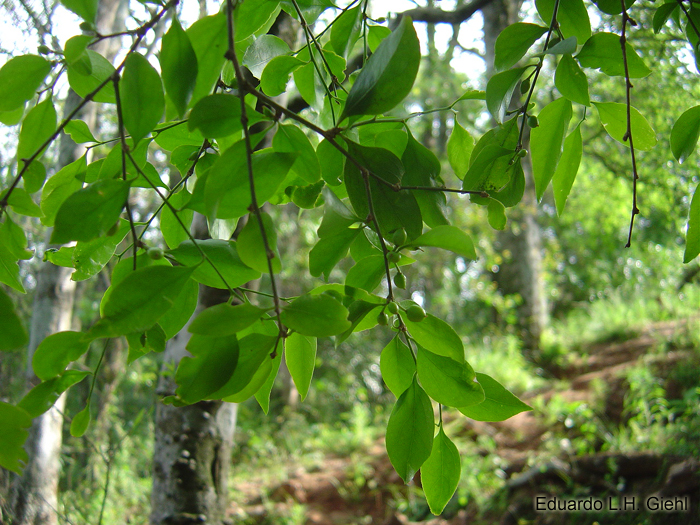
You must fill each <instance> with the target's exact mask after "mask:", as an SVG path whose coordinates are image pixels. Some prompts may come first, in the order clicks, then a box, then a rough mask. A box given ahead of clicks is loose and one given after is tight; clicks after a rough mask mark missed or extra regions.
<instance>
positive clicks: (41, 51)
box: [38, 44, 51, 55]
mask: <svg viewBox="0 0 700 525" xmlns="http://www.w3.org/2000/svg"><path fill="white" fill-rule="evenodd" d="M38 51H39V54H40V55H48V54H49V53H51V49H49V46H45V45H43V44H42V45H40V46H39V48H38Z"/></svg>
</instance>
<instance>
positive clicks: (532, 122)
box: [527, 115, 540, 128]
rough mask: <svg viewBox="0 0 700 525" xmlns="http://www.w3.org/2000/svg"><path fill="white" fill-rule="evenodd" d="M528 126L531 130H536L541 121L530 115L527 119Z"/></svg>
mask: <svg viewBox="0 0 700 525" xmlns="http://www.w3.org/2000/svg"><path fill="white" fill-rule="evenodd" d="M527 125H528V126H530V127H531V128H536V127H538V126H539V125H540V121H539V120H537V117H536V116H535V115H530V116H529V117H527Z"/></svg>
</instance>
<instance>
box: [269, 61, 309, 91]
mask: <svg viewBox="0 0 700 525" xmlns="http://www.w3.org/2000/svg"><path fill="white" fill-rule="evenodd" d="M304 64H306V62H304V61H303V60H299V59H298V58H296V57H292V56H287V55H282V56H278V57H275V58H273V59H272V60H270V61H269V62H268V63H267V65H266V66H265V69H264V70H263V72H262V75H261V77H260V89H262V90H263V93H265V94H266V95H268V96H270V97H276V96H278V95H281V94H282V93H284V92H285V91H286V90H287V84H288V83H289V78H290V77H291V75H292V73H293V72H294V71H296V70H297V69H299V68H300V67H301V66H303V65H304Z"/></svg>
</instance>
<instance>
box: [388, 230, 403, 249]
mask: <svg viewBox="0 0 700 525" xmlns="http://www.w3.org/2000/svg"><path fill="white" fill-rule="evenodd" d="M391 242H393V243H394V244H395V245H396V246H402V245H403V243H405V242H406V230H404V229H403V228H399V229H398V230H396V231H395V232H394V236H393V237H392V238H391Z"/></svg>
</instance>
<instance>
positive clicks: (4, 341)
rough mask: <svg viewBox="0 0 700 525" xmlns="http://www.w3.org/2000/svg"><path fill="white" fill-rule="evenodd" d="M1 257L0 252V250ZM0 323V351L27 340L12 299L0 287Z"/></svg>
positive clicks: (11, 348) (17, 345)
mask: <svg viewBox="0 0 700 525" xmlns="http://www.w3.org/2000/svg"><path fill="white" fill-rule="evenodd" d="M0 250H1V248H0ZM1 257H2V254H1V252H0V258H1ZM1 271H2V270H0V272H1ZM3 282H4V281H3ZM0 325H1V326H3V329H2V330H1V331H0V351H7V350H14V349H15V348H20V347H22V346H24V345H26V344H27V343H28V342H29V336H28V335H27V331H26V330H25V328H24V323H23V322H22V320H21V319H20V318H19V316H18V315H17V313H16V312H15V305H14V304H13V303H12V299H10V296H9V295H7V294H6V293H5V290H3V289H2V287H0Z"/></svg>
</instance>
